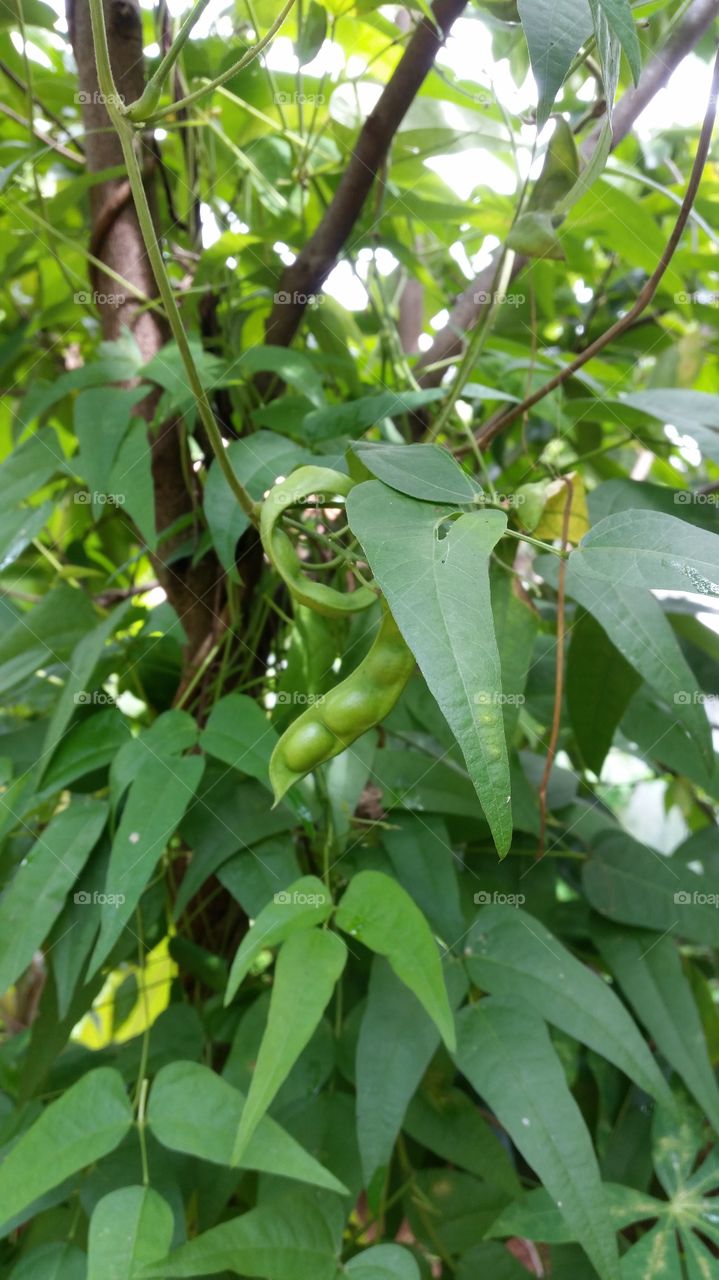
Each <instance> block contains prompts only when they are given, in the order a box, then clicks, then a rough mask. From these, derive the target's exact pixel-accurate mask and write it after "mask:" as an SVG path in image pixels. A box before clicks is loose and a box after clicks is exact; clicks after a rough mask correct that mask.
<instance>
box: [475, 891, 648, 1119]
mask: <svg viewBox="0 0 719 1280" xmlns="http://www.w3.org/2000/svg"><path fill="white" fill-rule="evenodd" d="M464 954H465V956H466V957H467V961H466V963H467V969H468V971H469V975H470V977H471V979H472V981H473V982H474V983H475V984H476V986H478V987H480V988H482V989H483V990H485V991H489V992H490V993H491V994H492V995H498V996H512V995H515V994H516V995H521V996H522V998H523V999H525V1000H527V1001H528V1003H529V1004H530V1005H531V1006H532V1008H533V1009H534V1010H535V1011H536V1012H537V1013H539V1014H541V1016H542V1017H543V1018H546V1019H547V1021H548V1022H552V1023H554V1025H555V1026H557V1027H559V1028H560V1030H562V1031H564V1032H566V1034H567V1035H570V1036H574V1037H575V1039H577V1040H581V1041H582V1043H583V1044H586V1045H588V1046H589V1048H590V1049H594V1051H595V1052H596V1053H600V1054H602V1055H603V1056H604V1057H605V1058H608V1059H609V1061H610V1062H613V1063H614V1065H615V1066H617V1067H619V1069H620V1070H621V1071H624V1072H625V1074H626V1075H628V1076H629V1078H630V1079H631V1080H634V1081H635V1082H636V1083H637V1084H638V1085H639V1086H640V1088H642V1089H644V1090H646V1092H647V1093H650V1094H652V1095H653V1096H654V1097H655V1098H658V1099H664V1101H669V1100H670V1094H669V1090H668V1088H667V1086H666V1083H665V1081H664V1079H663V1078H662V1075H661V1072H660V1071H659V1069H658V1067H657V1065H656V1063H655V1061H654V1059H653V1058H652V1055H651V1053H650V1052H649V1050H648V1048H647V1046H646V1044H645V1042H644V1040H643V1039H642V1037H641V1035H640V1034H639V1031H638V1030H637V1027H636V1025H635V1023H634V1022H633V1021H632V1018H631V1017H630V1015H629V1014H628V1013H627V1010H626V1009H625V1007H624V1005H623V1004H622V1003H621V1001H620V1000H618V999H617V997H616V995H615V994H614V992H613V991H612V990H611V989H610V988H609V987H608V986H607V985H606V983H605V982H603V981H602V979H601V978H599V977H598V976H597V974H595V973H593V972H592V970H591V969H588V968H587V967H586V966H585V965H583V964H580V962H579V961H578V960H576V959H575V958H574V956H573V955H572V954H571V952H569V951H567V949H566V947H564V946H563V945H562V943H561V942H560V941H559V940H558V939H557V938H555V937H554V935H553V934H551V933H550V932H549V930H548V929H545V927H544V925H543V924H542V923H541V921H539V920H537V919H535V917H534V916H531V915H529V913H528V912H526V911H522V910H521V909H520V908H514V907H509V906H499V905H494V906H487V907H483V908H482V911H481V912H480V914H479V918H478V920H477V921H476V923H475V924H474V925H473V927H472V930H471V932H470V934H469V937H468V939H467V943H466V946H465V950H464Z"/></svg>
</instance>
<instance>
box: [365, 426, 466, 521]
mask: <svg viewBox="0 0 719 1280" xmlns="http://www.w3.org/2000/svg"><path fill="white" fill-rule="evenodd" d="M353 448H354V452H355V453H356V454H357V457H358V458H359V459H360V461H361V462H363V463H364V465H365V466H366V467H367V470H368V471H371V472H372V474H373V475H374V476H376V477H377V479H378V480H382V481H383V482H384V484H387V485H389V486H390V488H391V489H396V490H397V491H398V493H406V494H408V496H409V497H410V498H420V499H421V500H422V501H424V502H456V503H459V504H460V505H463V504H466V503H468V502H475V501H476V500H477V499H478V498H481V496H482V491H481V489H480V488H479V486H478V485H477V484H476V483H475V482H474V481H473V480H472V479H471V477H470V476H468V475H467V473H466V471H463V470H462V468H461V467H460V466H459V464H458V463H457V462H455V460H454V458H453V457H452V455H451V453H448V452H447V450H446V449H440V448H439V447H438V446H437V445H436V444H409V445H401V444H370V443H369V442H368V441H366V440H362V441H360V442H359V443H358V444H356V445H354V446H353Z"/></svg>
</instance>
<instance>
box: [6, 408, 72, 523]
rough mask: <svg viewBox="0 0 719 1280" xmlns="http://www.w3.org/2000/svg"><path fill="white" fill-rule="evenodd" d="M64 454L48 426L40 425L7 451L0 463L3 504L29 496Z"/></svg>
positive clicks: (51, 473)
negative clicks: (8, 452)
mask: <svg viewBox="0 0 719 1280" xmlns="http://www.w3.org/2000/svg"><path fill="white" fill-rule="evenodd" d="M64 462H65V455H64V454H63V451H62V449H61V448H60V445H59V443H58V439H57V434H56V432H55V431H53V429H52V427H40V429H39V431H36V432H34V434H33V435H31V436H28V437H27V439H26V440H23V441H22V443H21V444H18V445H16V446H15V448H14V449H13V451H12V453H10V454H8V456H7V458H5V459H4V460H3V462H2V463H1V464H0V493H2V496H3V505H4V506H7V507H10V506H14V505H15V503H16V502H21V501H22V499H23V498H29V497H30V495H31V494H33V493H35V492H36V490H37V489H41V488H42V487H43V485H45V484H47V482H48V480H49V479H50V477H51V476H53V475H54V474H55V472H56V471H59V470H60V469H61V467H62V466H63V464H64Z"/></svg>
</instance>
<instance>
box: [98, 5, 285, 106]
mask: <svg viewBox="0 0 719 1280" xmlns="http://www.w3.org/2000/svg"><path fill="white" fill-rule="evenodd" d="M208 2H209V0H199V3H198V4H197V6H196V8H195V9H193V11H192V13H190V14H189V16H188V17H187V18H186V19H185V21H184V23H183V24H182V27H181V28H180V30H179V31H178V33H177V36H176V37H175V39H174V40H173V42H172V44H171V45H170V48H169V49H168V51H167V53H166V54H165V57H164V58H163V60H162V62H161V63H160V66H159V67H158V68H157V71H156V72H155V74H154V76H153V77H152V78H151V80H150V81H149V83H148V85H147V88H146V89H145V91H144V93H143V94H142V95H141V97H139V98H138V99H137V102H132V103H130V106H129V107H124V109H123V110H122V111H121V113H120V114H121V115H122V116H126V117H127V118H128V119H129V120H134V121H135V122H136V123H139V122H142V123H144V124H151V123H152V124H155V123H157V121H158V120H163V119H164V118H165V116H168V115H174V114H175V113H176V112H178V111H184V110H185V108H186V107H191V106H192V105H193V104H194V103H195V102H198V101H199V100H200V98H204V97H205V95H206V94H208V93H212V92H213V90H215V89H219V88H220V86H221V85H223V84H225V82H226V81H227V80H231V79H232V77H233V76H236V75H237V73H238V71H243V70H244V68H245V67H246V66H248V65H249V63H250V62H254V60H255V58H256V57H257V56H258V55H259V54H260V53H262V51H263V49H266V48H267V45H268V44H269V43H270V40H272V38H273V37H274V36H275V35H276V34H277V32H278V31H279V29H280V27H281V26H282V23H283V22H284V20H285V18H286V17H287V15H288V13H289V12H290V9H291V8H292V6H293V5H294V3H295V0H287V3H286V4H285V5H284V7H283V8H282V9H281V10H280V12H279V13H278V15H277V17H276V18H275V20H274V22H273V23H272V26H271V27H270V28H269V30H268V31H266V32H265V34H264V35H263V37H262V39H261V40H258V41H257V44H253V45H251V46H250V48H249V49H247V50H246V52H245V53H243V55H242V57H241V58H239V59H238V61H237V62H234V63H233V64H232V66H231V67H227V68H226V70H225V71H223V72H222V74H221V75H219V76H216V77H215V79H214V80H210V81H209V82H208V83H207V84H203V85H202V87H201V88H200V89H195V90H194V92H193V93H188V94H187V97H185V98H180V99H179V100H178V101H177V102H171V103H169V104H168V105H167V106H166V107H160V108H159V109H157V103H158V101H159V98H160V93H161V92H162V84H163V81H164V79H165V77H166V76H167V74H168V73H169V71H170V70H171V69H172V67H173V66H174V64H175V62H176V61H177V58H178V57H179V55H180V52H181V50H182V47H183V45H184V44H185V41H186V40H187V37H188V36H189V34H190V31H191V30H192V28H193V26H194V25H195V22H196V21H197V19H198V18H199V16H200V14H201V13H202V11H203V9H204V8H205V7H206V5H207V4H208ZM163 64H164V65H163ZM160 73H162V75H160Z"/></svg>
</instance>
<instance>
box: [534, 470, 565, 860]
mask: <svg viewBox="0 0 719 1280" xmlns="http://www.w3.org/2000/svg"><path fill="white" fill-rule="evenodd" d="M562 480H563V481H564V483H565V485H566V486H567V497H566V501H565V503H564V518H563V520H562V551H564V552H566V550H567V544H568V542H569V521H570V519H571V516H572V499H573V497H574V485H573V484H572V481H571V479H570V477H569V476H562ZM566 578H567V560H566V558H565V557H564V556H563V557H562V559H561V560H560V562H559V585H558V589H557V666H556V672H555V678H554V713H553V715H552V732H551V734H550V738H549V746H548V748H547V759H546V761H545V763H544V773H543V774H542V781H541V782H540V784H539V842H538V844H537V858H542V857H544V843H545V839H546V834H547V790H548V787H549V779H550V777H551V774H552V768H553V766H554V757H555V756H556V754H557V742H558V741H559V725H560V721H561V717H562V698H563V696H564V639H565V627H564V607H565V583H566Z"/></svg>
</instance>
